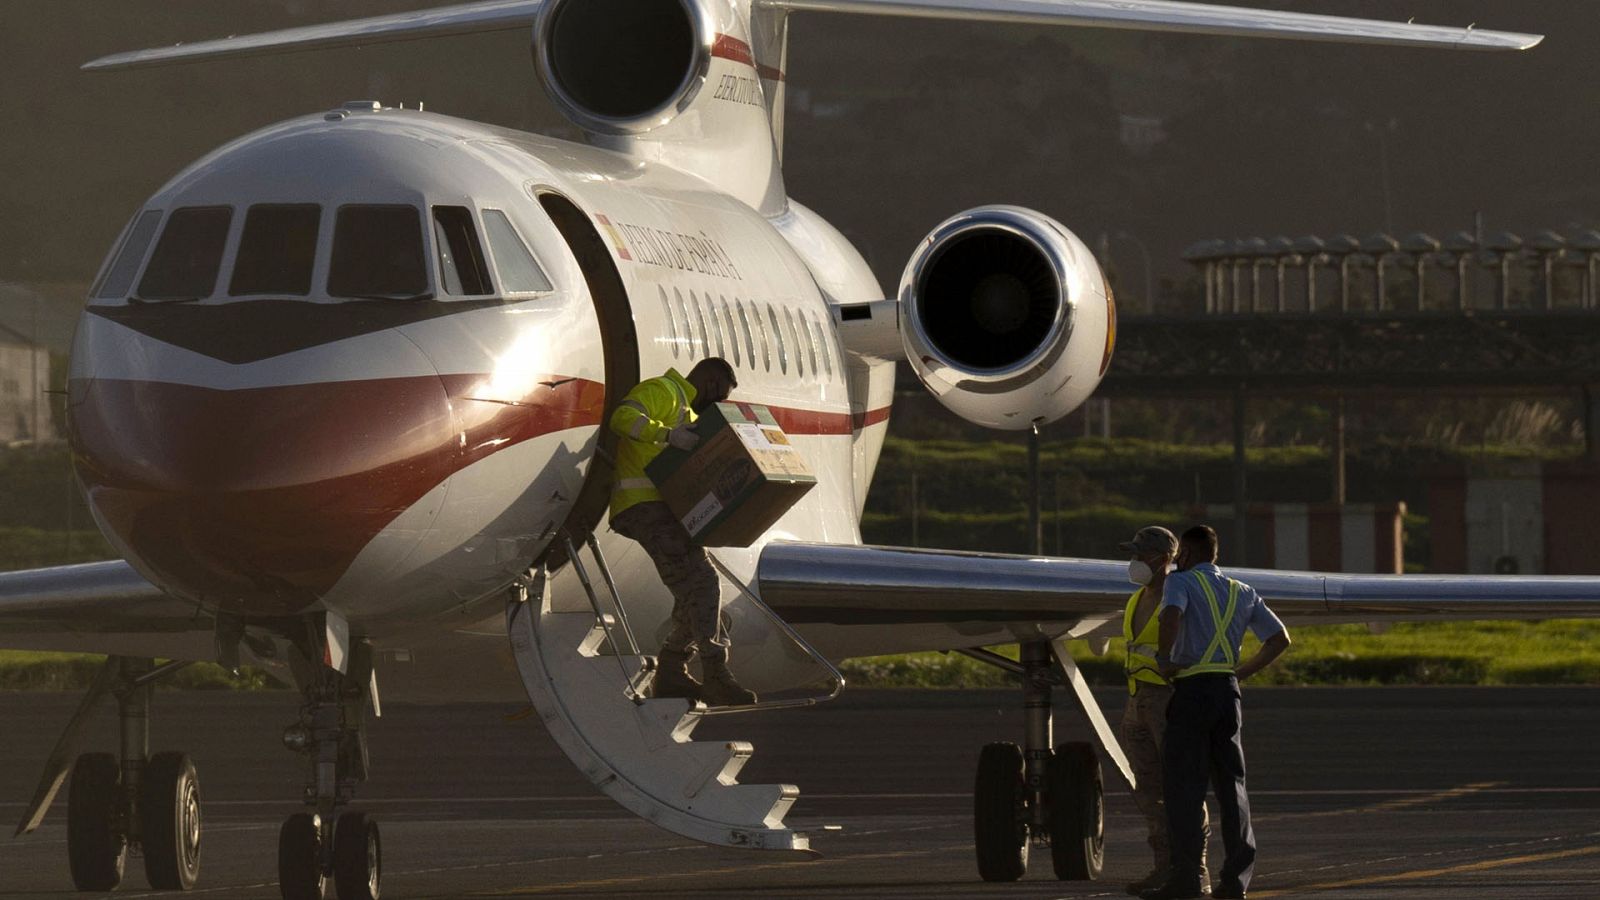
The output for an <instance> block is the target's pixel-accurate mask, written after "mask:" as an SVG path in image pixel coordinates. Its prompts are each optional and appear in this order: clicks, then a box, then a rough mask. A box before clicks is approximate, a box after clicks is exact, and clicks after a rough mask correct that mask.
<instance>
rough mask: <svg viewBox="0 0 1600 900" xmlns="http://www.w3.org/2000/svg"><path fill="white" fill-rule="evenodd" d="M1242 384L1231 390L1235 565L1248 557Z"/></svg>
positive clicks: (1247, 505)
mask: <svg viewBox="0 0 1600 900" xmlns="http://www.w3.org/2000/svg"><path fill="white" fill-rule="evenodd" d="M1244 413H1245V398H1244V386H1243V385H1240V386H1239V387H1236V388H1234V390H1233V543H1234V546H1236V547H1238V548H1239V549H1238V551H1237V552H1238V554H1239V555H1238V556H1230V557H1229V558H1230V559H1234V560H1238V562H1237V563H1235V565H1241V566H1247V565H1249V564H1250V563H1249V559H1250V555H1249V554H1250V498H1249V496H1248V494H1247V488H1248V481H1247V479H1246V478H1245V454H1244Z"/></svg>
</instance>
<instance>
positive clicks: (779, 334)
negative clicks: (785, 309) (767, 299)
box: [767, 303, 789, 375]
mask: <svg viewBox="0 0 1600 900" xmlns="http://www.w3.org/2000/svg"><path fill="white" fill-rule="evenodd" d="M767 318H768V319H769V320H770V321H771V322H772V340H773V342H774V343H776V344H777V345H778V371H779V372H780V373H781V374H784V375H787V374H789V348H788V347H786V346H785V345H784V343H783V331H781V330H780V329H779V328H778V314H777V312H775V311H774V310H773V308H772V304H770V303H768V304H767Z"/></svg>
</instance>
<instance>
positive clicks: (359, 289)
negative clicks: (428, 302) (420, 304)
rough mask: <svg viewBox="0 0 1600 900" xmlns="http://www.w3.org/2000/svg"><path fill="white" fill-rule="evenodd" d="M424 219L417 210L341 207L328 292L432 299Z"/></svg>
mask: <svg viewBox="0 0 1600 900" xmlns="http://www.w3.org/2000/svg"><path fill="white" fill-rule="evenodd" d="M423 260H424V257H423V249H422V216H421V215H420V214H419V213H418V212H417V209H416V207H414V206H341V207H339V216H338V219H337V220H336V221H335V223H334V226H333V259H332V260H331V262H330V264H329V268H328V293H329V294H330V295H331V296H334V297H353V298H358V299H366V300H386V299H397V300H412V299H420V298H425V297H426V296H427V295H428V268H427V266H426V264H425V263H424V261H423Z"/></svg>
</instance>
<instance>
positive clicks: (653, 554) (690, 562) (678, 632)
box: [611, 500, 728, 659]
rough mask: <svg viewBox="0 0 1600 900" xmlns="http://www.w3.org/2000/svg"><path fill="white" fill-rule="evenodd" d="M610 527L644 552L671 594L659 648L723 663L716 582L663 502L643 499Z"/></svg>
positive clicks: (725, 647) (719, 589) (724, 645)
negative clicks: (697, 654) (667, 621)
mask: <svg viewBox="0 0 1600 900" xmlns="http://www.w3.org/2000/svg"><path fill="white" fill-rule="evenodd" d="M611 529H612V530H613V531H615V532H616V533H618V534H620V535H622V536H623V537H626V538H631V539H632V540H634V541H637V542H638V543H639V546H641V547H643V548H644V552H645V553H646V554H648V555H649V557H650V561H651V562H653V563H655V566H656V572H658V573H659V574H660V575H661V582H662V583H663V584H665V585H666V586H667V590H668V591H670V592H671V593H672V625H671V628H670V630H669V631H668V632H667V638H666V640H665V641H664V642H663V643H662V645H661V646H662V649H663V650H670V651H672V652H675V653H683V654H691V653H694V652H695V650H696V649H698V650H699V651H700V657H701V658H702V659H726V658H727V653H728V636H727V633H726V632H725V631H724V629H723V627H722V584H721V582H720V581H719V580H718V579H717V572H716V570H715V569H713V568H712V567H711V560H709V559H708V558H706V551H705V549H704V548H702V547H698V546H696V545H695V543H694V539H693V538H691V537H689V532H688V530H687V529H685V528H684V527H683V523H682V522H680V521H678V517H677V516H675V515H673V514H672V511H671V510H670V509H668V508H667V504H665V503H662V502H661V501H659V500H648V501H646V502H644V503H638V504H635V505H633V506H630V507H628V508H627V509H625V510H623V511H622V512H620V513H618V514H617V516H616V518H614V519H612V520H611Z"/></svg>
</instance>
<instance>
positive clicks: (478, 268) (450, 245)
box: [433, 206, 494, 297]
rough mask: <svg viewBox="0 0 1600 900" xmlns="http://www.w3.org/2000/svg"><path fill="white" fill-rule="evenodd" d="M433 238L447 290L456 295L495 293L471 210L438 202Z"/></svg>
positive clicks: (468, 295)
mask: <svg viewBox="0 0 1600 900" xmlns="http://www.w3.org/2000/svg"><path fill="white" fill-rule="evenodd" d="M433 242H434V244H435V246H436V248H437V251H438V253H439V285H440V287H443V288H444V292H445V293H447V294H453V295H455V296H457V297H475V296H478V295H481V294H492V293H494V288H492V287H490V285H489V264H488V262H487V261H485V260H484V258H483V248H482V247H481V246H479V244H478V230H477V229H476V228H474V227H473V225H472V210H470V209H467V208H466V207H464V206H435V207H434V208H433Z"/></svg>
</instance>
